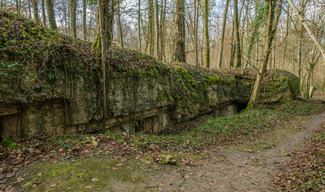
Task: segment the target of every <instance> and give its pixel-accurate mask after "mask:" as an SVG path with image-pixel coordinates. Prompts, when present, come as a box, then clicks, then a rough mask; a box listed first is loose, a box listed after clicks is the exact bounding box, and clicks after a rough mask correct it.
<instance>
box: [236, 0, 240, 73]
mask: <svg viewBox="0 0 325 192" xmlns="http://www.w3.org/2000/svg"><path fill="white" fill-rule="evenodd" d="M234 29H235V31H234V32H235V37H236V65H235V67H241V50H240V38H239V18H238V0H234Z"/></svg>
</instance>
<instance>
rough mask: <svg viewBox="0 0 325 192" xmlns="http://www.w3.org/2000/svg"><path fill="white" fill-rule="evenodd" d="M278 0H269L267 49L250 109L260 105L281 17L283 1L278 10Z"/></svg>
mask: <svg viewBox="0 0 325 192" xmlns="http://www.w3.org/2000/svg"><path fill="white" fill-rule="evenodd" d="M277 1H278V0H268V1H267V3H268V4H269V5H268V6H269V11H268V22H267V28H266V39H265V47H264V53H263V62H262V65H261V67H260V70H259V72H258V74H257V76H256V80H255V84H254V89H253V92H252V95H251V97H250V100H249V103H248V107H255V106H256V105H257V103H258V96H259V92H260V88H261V84H262V81H263V78H264V74H265V73H266V67H267V63H268V60H269V55H270V52H271V45H272V41H273V39H274V36H275V33H276V29H277V26H278V21H279V17H280V14H281V7H282V1H283V0H280V2H278V6H277V10H275V9H276V4H277ZM275 13H277V14H276V18H275V21H274V15H275Z"/></svg>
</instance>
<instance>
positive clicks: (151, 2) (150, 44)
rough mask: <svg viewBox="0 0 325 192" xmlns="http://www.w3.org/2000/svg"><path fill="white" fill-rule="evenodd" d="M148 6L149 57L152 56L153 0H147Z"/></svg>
mask: <svg viewBox="0 0 325 192" xmlns="http://www.w3.org/2000/svg"><path fill="white" fill-rule="evenodd" d="M148 4H149V23H148V25H149V31H148V35H149V36H148V43H149V55H151V56H154V38H153V37H154V29H153V28H154V22H153V20H154V18H153V12H154V11H153V0H148Z"/></svg>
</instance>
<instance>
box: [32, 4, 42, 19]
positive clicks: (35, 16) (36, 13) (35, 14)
mask: <svg viewBox="0 0 325 192" xmlns="http://www.w3.org/2000/svg"><path fill="white" fill-rule="evenodd" d="M32 4H33V13H34V20H35V22H36V23H39V22H40V21H39V17H38V0H32Z"/></svg>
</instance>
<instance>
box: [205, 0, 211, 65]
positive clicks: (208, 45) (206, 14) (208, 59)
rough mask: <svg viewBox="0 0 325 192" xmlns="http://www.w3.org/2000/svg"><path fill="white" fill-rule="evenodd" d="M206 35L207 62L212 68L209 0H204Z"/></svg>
mask: <svg viewBox="0 0 325 192" xmlns="http://www.w3.org/2000/svg"><path fill="white" fill-rule="evenodd" d="M204 37H205V51H206V52H205V62H206V67H207V68H210V39H209V0H204Z"/></svg>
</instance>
